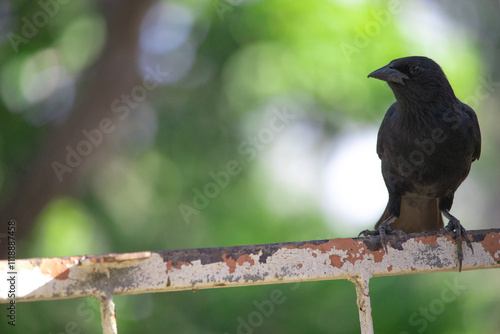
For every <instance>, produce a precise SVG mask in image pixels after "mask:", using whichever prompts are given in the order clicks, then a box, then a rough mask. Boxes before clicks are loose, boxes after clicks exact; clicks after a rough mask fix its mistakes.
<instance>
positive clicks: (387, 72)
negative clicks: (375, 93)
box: [368, 64, 408, 85]
mask: <svg viewBox="0 0 500 334" xmlns="http://www.w3.org/2000/svg"><path fill="white" fill-rule="evenodd" d="M368 78H375V79H379V80H382V81H385V82H397V83H400V84H402V85H404V84H405V83H404V81H403V79H408V76H407V75H406V74H404V73H401V72H399V71H398V70H396V69H394V68H392V67H390V64H389V65H387V66H384V67H382V68H379V69H378V70H375V71H373V72H372V73H370V74H368Z"/></svg>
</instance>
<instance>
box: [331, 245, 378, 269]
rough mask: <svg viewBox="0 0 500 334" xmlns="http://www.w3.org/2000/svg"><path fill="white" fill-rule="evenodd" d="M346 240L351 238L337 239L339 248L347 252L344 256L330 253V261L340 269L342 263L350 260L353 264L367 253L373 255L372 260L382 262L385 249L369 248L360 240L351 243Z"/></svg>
mask: <svg viewBox="0 0 500 334" xmlns="http://www.w3.org/2000/svg"><path fill="white" fill-rule="evenodd" d="M348 240H352V239H339V241H342V242H341V247H340V248H341V249H342V250H346V251H347V254H346V256H344V257H341V256H340V255H336V254H332V255H330V262H331V265H332V266H334V267H336V268H339V269H340V268H341V267H342V266H343V265H344V263H346V262H350V263H351V264H355V262H356V261H357V260H363V259H365V258H366V255H368V254H372V255H373V260H374V262H376V263H379V262H382V260H383V258H384V255H385V251H383V250H382V249H379V250H370V249H368V248H367V247H366V245H365V244H364V243H363V242H362V241H357V242H355V243H352V242H348Z"/></svg>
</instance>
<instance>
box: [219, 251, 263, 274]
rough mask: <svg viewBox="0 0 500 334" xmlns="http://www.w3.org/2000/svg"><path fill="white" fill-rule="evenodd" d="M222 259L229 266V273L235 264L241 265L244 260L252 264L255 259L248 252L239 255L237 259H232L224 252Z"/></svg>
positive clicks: (232, 270) (232, 271)
mask: <svg viewBox="0 0 500 334" xmlns="http://www.w3.org/2000/svg"><path fill="white" fill-rule="evenodd" d="M222 259H223V260H224V262H225V263H226V264H227V266H228V267H229V272H230V273H231V274H232V273H234V272H235V270H236V265H239V266H240V267H241V266H243V264H244V263H245V262H248V263H250V265H252V266H253V265H254V264H255V261H254V260H253V259H252V258H251V257H250V255H248V254H243V255H241V256H240V257H239V258H238V259H237V260H235V259H233V258H232V257H229V258H228V257H227V255H226V254H222Z"/></svg>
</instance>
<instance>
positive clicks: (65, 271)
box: [38, 259, 73, 280]
mask: <svg viewBox="0 0 500 334" xmlns="http://www.w3.org/2000/svg"><path fill="white" fill-rule="evenodd" d="M72 264H73V263H72V262H71V261H70V260H63V259H42V261H41V263H40V264H39V266H38V268H39V269H40V272H41V273H42V274H43V275H50V276H51V277H52V278H55V279H58V280H65V279H68V276H69V268H68V267H67V265H72Z"/></svg>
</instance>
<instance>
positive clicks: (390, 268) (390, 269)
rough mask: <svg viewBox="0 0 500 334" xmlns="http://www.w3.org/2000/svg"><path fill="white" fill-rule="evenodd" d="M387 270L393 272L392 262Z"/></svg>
mask: <svg viewBox="0 0 500 334" xmlns="http://www.w3.org/2000/svg"><path fill="white" fill-rule="evenodd" d="M387 271H388V272H391V271H392V264H391V265H390V266H389V267H387Z"/></svg>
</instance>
